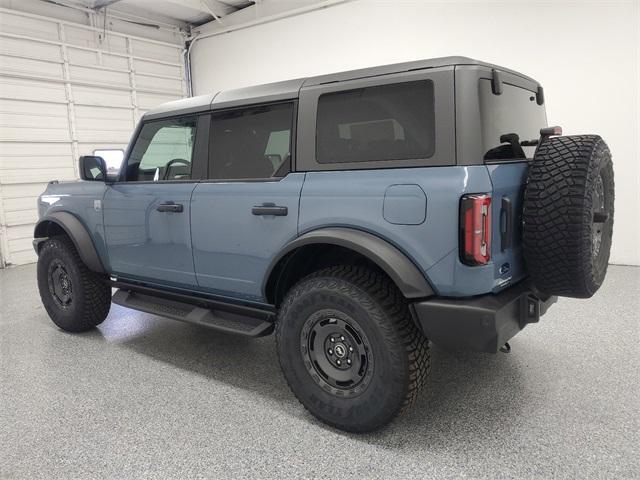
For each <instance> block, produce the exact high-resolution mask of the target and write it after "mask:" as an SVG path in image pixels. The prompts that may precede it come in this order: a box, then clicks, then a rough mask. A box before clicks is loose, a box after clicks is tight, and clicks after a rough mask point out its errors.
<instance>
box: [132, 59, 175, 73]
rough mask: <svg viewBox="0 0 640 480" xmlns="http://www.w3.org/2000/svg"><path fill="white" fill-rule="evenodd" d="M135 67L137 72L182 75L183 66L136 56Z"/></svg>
mask: <svg viewBox="0 0 640 480" xmlns="http://www.w3.org/2000/svg"><path fill="white" fill-rule="evenodd" d="M133 68H134V70H135V72H136V74H145V73H151V74H153V75H164V76H165V77H176V78H181V77H182V68H181V67H179V66H177V65H166V64H164V63H155V62H148V61H146V60H140V59H138V58H134V59H133Z"/></svg>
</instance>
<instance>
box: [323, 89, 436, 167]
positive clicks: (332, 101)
mask: <svg viewBox="0 0 640 480" xmlns="http://www.w3.org/2000/svg"><path fill="white" fill-rule="evenodd" d="M433 90H434V89H433V82H432V81H431V80H419V81H414V82H403V83H396V84H389V85H379V86H372V87H365V88H358V89H353V90H347V91H341V92H331V93H326V94H323V95H321V96H320V98H319V99H318V113H317V124H316V129H317V130H316V159H317V162H318V163H321V164H332V163H352V162H378V161H388V160H410V159H423V158H425V159H426V158H429V157H431V156H432V155H433V154H434V151H435V118H434V117H435V113H434V94H433Z"/></svg>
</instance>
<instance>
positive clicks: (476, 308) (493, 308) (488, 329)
mask: <svg viewBox="0 0 640 480" xmlns="http://www.w3.org/2000/svg"><path fill="white" fill-rule="evenodd" d="M557 299H558V297H554V296H545V295H542V294H541V293H539V292H537V291H535V290H534V289H533V288H532V287H531V286H530V285H528V284H527V283H526V282H521V283H519V284H517V285H515V286H513V287H510V288H508V289H506V290H504V291H502V292H500V293H498V294H489V295H481V296H477V297H471V298H433V299H428V300H424V301H421V302H416V303H414V304H412V306H411V308H412V311H413V315H414V318H415V320H416V322H417V323H418V325H419V326H420V328H421V329H422V332H423V333H424V334H425V336H426V337H427V338H428V339H429V340H431V341H432V342H433V343H435V344H436V345H438V346H441V347H443V348H447V349H452V350H472V351H477V352H490V353H495V352H497V351H498V349H499V348H500V347H501V346H502V345H504V344H505V343H506V342H507V341H508V340H509V339H510V338H512V337H513V336H514V335H515V334H516V333H518V332H519V331H520V330H522V329H523V328H524V327H525V326H526V325H527V324H528V323H535V322H538V321H539V320H540V316H541V315H543V314H544V313H545V312H546V311H547V309H548V308H549V306H550V305H551V304H553V303H555V302H556V301H557Z"/></svg>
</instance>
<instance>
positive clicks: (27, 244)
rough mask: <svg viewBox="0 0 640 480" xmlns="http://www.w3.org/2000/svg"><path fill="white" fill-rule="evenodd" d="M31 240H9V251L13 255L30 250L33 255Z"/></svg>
mask: <svg viewBox="0 0 640 480" xmlns="http://www.w3.org/2000/svg"><path fill="white" fill-rule="evenodd" d="M31 235H33V231H32V232H31ZM32 238H33V237H32ZM32 238H16V239H9V249H10V250H11V251H12V252H14V253H17V252H27V251H29V249H31V251H32V252H33V253H35V252H34V250H33V244H32V243H31V240H32Z"/></svg>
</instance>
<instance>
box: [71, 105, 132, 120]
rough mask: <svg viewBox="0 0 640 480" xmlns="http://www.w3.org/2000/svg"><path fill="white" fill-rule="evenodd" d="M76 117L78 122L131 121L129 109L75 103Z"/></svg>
mask: <svg viewBox="0 0 640 480" xmlns="http://www.w3.org/2000/svg"><path fill="white" fill-rule="evenodd" d="M76 118H77V119H78V122H85V121H86V120H120V121H127V120H128V121H131V109H130V108H113V107H92V106H90V105H77V106H76Z"/></svg>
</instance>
